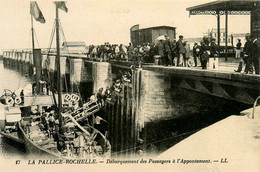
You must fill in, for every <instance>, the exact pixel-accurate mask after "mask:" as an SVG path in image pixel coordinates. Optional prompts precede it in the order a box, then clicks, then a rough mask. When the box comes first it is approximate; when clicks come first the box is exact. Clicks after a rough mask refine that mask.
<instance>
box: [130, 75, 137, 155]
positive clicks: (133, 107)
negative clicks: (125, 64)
mask: <svg viewBox="0 0 260 172" xmlns="http://www.w3.org/2000/svg"><path fill="white" fill-rule="evenodd" d="M135 75H136V74H135V72H133V76H132V83H133V87H132V114H131V125H130V126H131V141H130V148H131V151H130V157H133V154H134V149H133V148H134V147H133V146H134V129H135V126H134V125H135V121H134V120H135V83H136V77H135Z"/></svg>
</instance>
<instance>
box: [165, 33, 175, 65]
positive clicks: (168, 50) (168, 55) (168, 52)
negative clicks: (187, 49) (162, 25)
mask: <svg viewBox="0 0 260 172" xmlns="http://www.w3.org/2000/svg"><path fill="white" fill-rule="evenodd" d="M164 36H165V39H166V40H165V42H164V53H165V55H164V57H165V64H164V65H171V66H172V65H173V58H172V49H173V42H172V41H171V40H170V37H169V36H168V35H167V34H166V35H164Z"/></svg>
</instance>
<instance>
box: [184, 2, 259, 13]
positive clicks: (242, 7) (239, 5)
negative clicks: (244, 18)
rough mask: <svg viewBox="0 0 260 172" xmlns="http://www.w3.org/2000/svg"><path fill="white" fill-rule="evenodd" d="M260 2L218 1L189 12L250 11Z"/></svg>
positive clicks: (191, 9)
mask: <svg viewBox="0 0 260 172" xmlns="http://www.w3.org/2000/svg"><path fill="white" fill-rule="evenodd" d="M259 2H260V0H218V1H214V2H209V3H205V4H201V5H197V6H194V7H189V8H187V9H186V10H187V11H230V10H231V11H250V10H252V9H253V8H256V7H257V6H259Z"/></svg>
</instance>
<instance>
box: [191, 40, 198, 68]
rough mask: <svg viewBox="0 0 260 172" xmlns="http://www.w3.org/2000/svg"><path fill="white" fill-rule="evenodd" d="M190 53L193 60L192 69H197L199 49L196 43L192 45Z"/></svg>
mask: <svg viewBox="0 0 260 172" xmlns="http://www.w3.org/2000/svg"><path fill="white" fill-rule="evenodd" d="M192 52H193V58H194V67H197V65H198V58H199V54H200V47H199V45H198V43H197V42H195V43H194V46H193V51H192Z"/></svg>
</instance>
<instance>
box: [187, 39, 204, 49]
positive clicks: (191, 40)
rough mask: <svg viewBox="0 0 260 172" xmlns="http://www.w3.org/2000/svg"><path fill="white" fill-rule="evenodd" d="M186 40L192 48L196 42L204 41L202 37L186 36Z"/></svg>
mask: <svg viewBox="0 0 260 172" xmlns="http://www.w3.org/2000/svg"><path fill="white" fill-rule="evenodd" d="M184 41H187V43H189V44H190V48H191V49H192V47H193V45H194V43H195V42H197V43H198V44H199V45H200V42H201V41H202V37H201V38H184Z"/></svg>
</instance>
